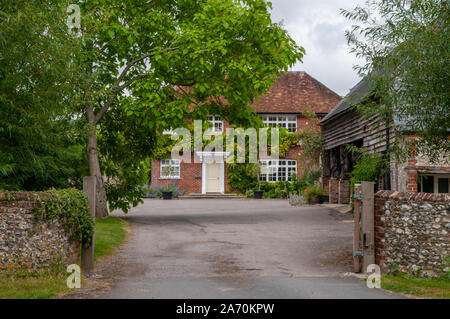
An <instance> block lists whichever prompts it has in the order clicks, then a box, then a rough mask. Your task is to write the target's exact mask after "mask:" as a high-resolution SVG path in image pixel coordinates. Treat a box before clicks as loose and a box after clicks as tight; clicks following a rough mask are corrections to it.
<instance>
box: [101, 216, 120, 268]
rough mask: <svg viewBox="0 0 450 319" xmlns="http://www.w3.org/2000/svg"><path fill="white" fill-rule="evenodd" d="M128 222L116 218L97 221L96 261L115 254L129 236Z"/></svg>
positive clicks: (110, 217)
mask: <svg viewBox="0 0 450 319" xmlns="http://www.w3.org/2000/svg"><path fill="white" fill-rule="evenodd" d="M127 225H128V224H127V222H126V221H124V220H122V219H120V218H117V217H115V216H109V217H107V218H102V219H97V220H96V221H95V246H94V250H95V251H94V256H95V260H98V259H99V258H100V257H103V256H105V255H110V254H113V253H114V251H115V250H116V248H117V246H119V245H120V244H122V243H123V241H124V240H125V237H126V235H127V230H126V227H127Z"/></svg>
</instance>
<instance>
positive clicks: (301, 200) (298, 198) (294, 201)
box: [289, 194, 307, 206]
mask: <svg viewBox="0 0 450 319" xmlns="http://www.w3.org/2000/svg"><path fill="white" fill-rule="evenodd" d="M306 203H307V202H306V199H305V197H304V196H303V195H302V194H291V195H290V196H289V204H290V205H292V206H298V205H304V204H306Z"/></svg>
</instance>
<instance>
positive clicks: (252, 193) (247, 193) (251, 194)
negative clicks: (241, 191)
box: [245, 189, 255, 198]
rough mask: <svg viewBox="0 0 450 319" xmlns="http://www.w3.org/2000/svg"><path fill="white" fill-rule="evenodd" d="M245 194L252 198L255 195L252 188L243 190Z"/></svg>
mask: <svg viewBox="0 0 450 319" xmlns="http://www.w3.org/2000/svg"><path fill="white" fill-rule="evenodd" d="M245 196H246V197H248V198H253V197H255V193H254V192H253V190H251V189H249V190H247V191H246V192H245Z"/></svg>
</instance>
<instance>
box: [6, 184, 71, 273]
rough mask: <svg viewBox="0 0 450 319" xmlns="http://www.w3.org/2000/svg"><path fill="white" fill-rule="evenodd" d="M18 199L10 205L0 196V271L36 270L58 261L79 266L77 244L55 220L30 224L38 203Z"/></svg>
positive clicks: (25, 197)
mask: <svg viewBox="0 0 450 319" xmlns="http://www.w3.org/2000/svg"><path fill="white" fill-rule="evenodd" d="M26 194H27V193H23V194H22V195H23V196H22V197H21V198H18V199H16V200H12V201H9V200H7V199H5V198H4V196H5V195H4V193H1V192H0V271H2V270H14V269H32V270H35V269H38V268H44V267H48V266H50V265H51V264H52V263H54V262H56V261H59V262H61V263H63V264H64V265H68V264H73V263H77V262H78V258H79V254H80V247H79V244H78V243H77V242H76V241H74V242H71V241H70V240H69V238H70V235H71V234H70V233H68V232H66V231H65V230H64V228H63V227H62V225H61V223H60V222H59V221H58V220H55V221H43V220H36V221H34V220H33V208H34V207H36V206H37V205H39V203H37V202H33V201H30V200H27V196H26Z"/></svg>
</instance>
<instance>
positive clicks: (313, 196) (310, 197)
mask: <svg viewBox="0 0 450 319" xmlns="http://www.w3.org/2000/svg"><path fill="white" fill-rule="evenodd" d="M322 195H323V191H322V188H321V187H320V186H314V187H311V188H307V189H305V198H306V200H307V201H308V203H309V204H319V203H320V202H321V197H322Z"/></svg>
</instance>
